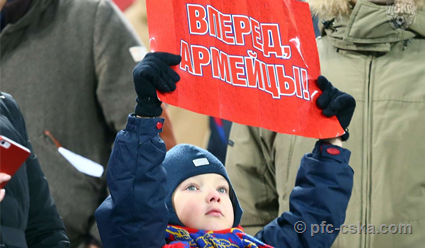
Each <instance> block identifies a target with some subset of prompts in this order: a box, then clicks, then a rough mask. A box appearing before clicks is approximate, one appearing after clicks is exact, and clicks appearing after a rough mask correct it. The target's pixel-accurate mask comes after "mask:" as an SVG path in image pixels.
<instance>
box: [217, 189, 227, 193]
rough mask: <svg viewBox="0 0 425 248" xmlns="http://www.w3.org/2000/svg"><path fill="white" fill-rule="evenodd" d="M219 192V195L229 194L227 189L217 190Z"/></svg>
mask: <svg viewBox="0 0 425 248" xmlns="http://www.w3.org/2000/svg"><path fill="white" fill-rule="evenodd" d="M217 191H218V193H223V194H225V193H227V189H226V188H219V189H217Z"/></svg>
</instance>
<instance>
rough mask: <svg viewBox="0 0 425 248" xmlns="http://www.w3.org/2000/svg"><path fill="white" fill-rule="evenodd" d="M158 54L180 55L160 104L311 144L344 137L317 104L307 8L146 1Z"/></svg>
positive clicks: (290, 0)
mask: <svg viewBox="0 0 425 248" xmlns="http://www.w3.org/2000/svg"><path fill="white" fill-rule="evenodd" d="M147 11H148V23H149V34H150V47H151V50H152V51H161V52H169V53H174V54H180V55H181V56H182V62H181V63H180V65H179V66H176V67H174V69H175V70H176V71H177V72H178V73H179V75H180V77H181V80H180V82H179V83H178V87H177V90H176V91H174V92H173V93H171V94H160V93H158V96H159V98H160V99H161V100H162V101H164V102H166V103H169V104H172V105H175V106H178V107H181V108H185V109H188V110H191V111H194V112H198V113H202V114H206V115H210V116H215V117H220V118H223V119H227V120H230V121H234V122H238V123H242V124H245V125H250V126H258V127H264V128H267V129H270V130H273V131H276V132H280V133H287V134H295V135H301V136H306V137H312V138H331V137H336V136H341V135H342V134H343V133H344V131H343V129H342V128H341V126H340V125H339V123H338V121H337V118H336V117H332V118H327V117H324V116H323V115H322V113H321V110H320V109H319V108H318V107H317V105H316V99H317V97H318V96H319V95H320V93H321V91H320V89H319V88H318V87H317V85H316V79H317V77H318V76H319V75H320V64H319V57H318V53H317V47H316V42H315V38H314V30H313V24H312V21H311V16H310V10H309V7H308V4H306V3H302V2H298V1H295V0H233V1H223V0H208V1H207V0H173V1H170V0H147Z"/></svg>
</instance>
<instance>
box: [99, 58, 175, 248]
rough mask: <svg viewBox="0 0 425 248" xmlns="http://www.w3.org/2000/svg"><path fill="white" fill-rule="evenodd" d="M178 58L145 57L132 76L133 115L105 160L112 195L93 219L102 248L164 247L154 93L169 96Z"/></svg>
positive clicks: (164, 221)
mask: <svg viewBox="0 0 425 248" xmlns="http://www.w3.org/2000/svg"><path fill="white" fill-rule="evenodd" d="M179 62H180V56H177V55H172V54H164V53H156V54H148V55H147V56H146V57H145V58H144V59H143V61H142V62H140V63H139V64H138V65H137V66H136V67H135V68H134V71H133V78H134V85H135V88H136V92H137V105H136V108H135V115H130V116H129V117H128V121H127V127H126V129H125V130H123V131H121V132H119V133H118V135H117V137H116V139H115V144H114V148H113V151H112V154H111V157H110V159H109V164H108V174H107V178H106V180H107V182H108V186H109V190H110V192H111V195H110V196H109V197H108V198H107V199H106V200H105V201H104V202H103V203H102V205H101V206H100V207H99V208H98V209H97V210H96V213H95V217H96V221H97V224H98V228H99V232H100V236H101V239H102V243H103V246H104V247H105V248H160V247H162V246H164V245H165V229H166V227H167V224H168V210H167V207H166V204H165V201H164V200H165V196H166V193H167V192H166V190H165V184H166V172H165V170H164V168H163V167H162V161H163V160H164V157H165V153H166V149H165V144H164V142H163V141H162V140H161V139H160V138H159V135H158V134H159V133H160V132H161V131H162V128H163V123H164V120H163V119H162V118H157V116H160V115H161V112H162V108H161V102H160V101H159V99H158V97H157V95H156V90H157V89H158V90H160V91H162V92H170V91H173V90H175V88H176V85H175V83H176V82H177V81H178V80H179V79H180V77H179V76H178V74H177V73H175V72H174V71H173V70H172V69H171V68H170V67H169V66H170V65H175V64H178V63H179Z"/></svg>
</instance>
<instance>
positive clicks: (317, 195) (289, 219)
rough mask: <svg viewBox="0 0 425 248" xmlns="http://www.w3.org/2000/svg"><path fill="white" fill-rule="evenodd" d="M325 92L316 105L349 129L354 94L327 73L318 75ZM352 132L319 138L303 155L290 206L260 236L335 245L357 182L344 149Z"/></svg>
mask: <svg viewBox="0 0 425 248" xmlns="http://www.w3.org/2000/svg"><path fill="white" fill-rule="evenodd" d="M318 84H319V87H320V88H321V89H322V91H323V93H322V95H321V96H320V97H319V98H318V100H317V104H318V106H319V107H320V108H321V109H323V114H324V115H325V116H328V117H331V116H336V117H337V118H338V120H339V122H340V124H341V126H342V127H343V128H344V129H346V128H347V127H348V125H349V123H350V121H351V117H352V115H353V113H354V109H355V105H356V104H355V100H354V98H353V97H352V96H350V95H348V94H346V93H344V92H341V91H339V90H338V89H336V88H334V87H333V86H332V84H331V83H330V82H329V81H328V80H326V78H324V77H322V76H321V77H319V79H318ZM348 136H349V135H348V131H346V134H344V135H343V136H341V137H338V138H332V139H327V140H319V141H318V142H316V145H315V147H314V149H313V152H312V153H310V154H306V155H305V156H304V157H303V158H302V160H301V166H300V168H299V171H298V174H297V179H296V182H295V188H294V189H293V190H292V193H291V196H290V211H289V212H285V213H283V214H282V215H281V216H280V217H278V218H276V219H275V220H273V221H272V222H271V223H269V224H268V225H267V226H265V227H264V229H262V230H261V231H260V232H259V233H258V234H257V235H256V237H257V238H258V239H260V240H262V241H264V242H265V243H267V244H269V245H272V246H275V247H285V248H289V247H291V248H295V247H300V248H301V247H303V248H307V247H314V248H318V247H330V246H331V245H332V243H333V242H334V241H335V239H336V237H337V235H338V233H339V228H340V226H341V225H342V224H343V223H344V221H345V212H346V209H347V206H348V202H349V200H350V197H351V191H352V187H353V174H354V172H353V170H352V169H351V168H350V166H349V165H348V161H349V158H350V154H351V153H350V151H348V150H346V149H344V148H342V141H343V140H344V141H345V140H347V139H348Z"/></svg>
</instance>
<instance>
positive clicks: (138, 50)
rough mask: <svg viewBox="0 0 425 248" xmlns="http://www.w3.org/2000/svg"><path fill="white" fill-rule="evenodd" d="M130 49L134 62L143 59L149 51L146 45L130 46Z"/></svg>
mask: <svg viewBox="0 0 425 248" xmlns="http://www.w3.org/2000/svg"><path fill="white" fill-rule="evenodd" d="M129 51H130V54H131V56H132V57H133V60H134V62H136V63H138V62H140V61H142V59H143V58H144V57H145V55H146V53H148V50H147V49H146V47H143V46H134V47H130V49H129Z"/></svg>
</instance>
